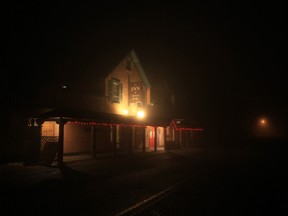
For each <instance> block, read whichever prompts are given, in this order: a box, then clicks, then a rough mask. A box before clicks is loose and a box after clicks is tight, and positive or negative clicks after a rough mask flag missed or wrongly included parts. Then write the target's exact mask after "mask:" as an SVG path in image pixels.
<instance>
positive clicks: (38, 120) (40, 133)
mask: <svg viewBox="0 0 288 216" xmlns="http://www.w3.org/2000/svg"><path fill="white" fill-rule="evenodd" d="M36 123H37V125H38V128H39V132H38V133H39V137H40V141H39V144H38V145H39V146H38V155H37V162H40V155H41V148H42V125H43V123H44V120H43V119H37V120H36Z"/></svg>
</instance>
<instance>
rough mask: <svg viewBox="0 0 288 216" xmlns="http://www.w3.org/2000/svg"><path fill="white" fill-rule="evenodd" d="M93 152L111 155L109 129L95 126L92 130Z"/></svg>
mask: <svg viewBox="0 0 288 216" xmlns="http://www.w3.org/2000/svg"><path fill="white" fill-rule="evenodd" d="M93 145H94V150H95V154H97V153H111V152H112V150H113V148H112V147H113V146H112V141H111V128H110V127H109V126H96V127H95V130H94V142H93Z"/></svg>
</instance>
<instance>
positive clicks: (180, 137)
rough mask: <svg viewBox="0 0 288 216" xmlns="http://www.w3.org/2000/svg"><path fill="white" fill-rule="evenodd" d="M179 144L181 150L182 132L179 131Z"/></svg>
mask: <svg viewBox="0 0 288 216" xmlns="http://www.w3.org/2000/svg"><path fill="white" fill-rule="evenodd" d="M179 143H180V149H182V148H183V144H182V130H180V131H179Z"/></svg>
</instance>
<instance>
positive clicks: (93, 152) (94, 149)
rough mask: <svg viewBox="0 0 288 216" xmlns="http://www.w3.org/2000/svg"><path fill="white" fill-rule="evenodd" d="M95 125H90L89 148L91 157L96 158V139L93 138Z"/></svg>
mask: <svg viewBox="0 0 288 216" xmlns="http://www.w3.org/2000/svg"><path fill="white" fill-rule="evenodd" d="M95 127H96V126H95V125H92V126H91V150H92V158H96V139H95V136H96V135H95V133H96V132H95V131H96V129H95Z"/></svg>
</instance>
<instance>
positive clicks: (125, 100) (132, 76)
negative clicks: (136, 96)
mask: <svg viewBox="0 0 288 216" xmlns="http://www.w3.org/2000/svg"><path fill="white" fill-rule="evenodd" d="M112 78H114V79H118V80H119V81H120V83H121V84H122V100H121V102H120V103H111V104H110V109H109V108H108V110H109V112H111V113H115V114H123V111H124V110H128V111H129V115H131V116H135V115H136V111H137V104H136V103H131V101H130V98H129V96H130V94H129V91H130V89H129V82H130V83H137V82H142V80H141V77H140V75H139V72H138V71H137V68H136V67H135V65H134V63H133V61H132V62H131V67H130V69H129V70H127V60H126V58H125V59H123V60H122V61H121V62H120V64H119V65H118V66H117V67H116V68H115V69H114V70H113V71H112V72H111V73H110V74H109V75H108V76H107V77H106V79H105V83H106V85H105V86H106V87H105V97H106V98H108V94H109V91H108V84H107V83H108V82H109V80H110V79H112ZM142 88H143V92H144V97H143V98H142V106H143V108H145V107H146V106H147V102H149V103H150V88H147V87H146V86H144V84H143V83H142ZM106 111H107V109H106Z"/></svg>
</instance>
